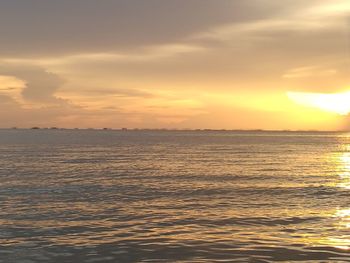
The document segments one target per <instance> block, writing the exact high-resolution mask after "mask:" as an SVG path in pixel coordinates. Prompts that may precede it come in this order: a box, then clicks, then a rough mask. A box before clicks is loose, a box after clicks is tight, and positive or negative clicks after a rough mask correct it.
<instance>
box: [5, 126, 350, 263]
mask: <svg viewBox="0 0 350 263" xmlns="http://www.w3.org/2000/svg"><path fill="white" fill-rule="evenodd" d="M0 262H1V263H11V262H16V263H17V262H20V263H21V262H23V263H31V262H59V263H64V262H350V134H347V133H325V132H323V133H320V132H225V131H220V132H219V131H218V132H214V131H206V132H204V131H203V132H201V131H97V130H1V131H0Z"/></svg>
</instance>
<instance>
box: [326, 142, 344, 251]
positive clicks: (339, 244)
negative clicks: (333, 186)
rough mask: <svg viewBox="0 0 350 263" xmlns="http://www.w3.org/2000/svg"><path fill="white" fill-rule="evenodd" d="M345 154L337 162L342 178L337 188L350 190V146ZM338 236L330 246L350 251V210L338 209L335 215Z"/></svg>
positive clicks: (330, 241)
mask: <svg viewBox="0 0 350 263" xmlns="http://www.w3.org/2000/svg"><path fill="white" fill-rule="evenodd" d="M342 150H343V152H342V153H341V155H340V156H338V157H337V158H336V160H335V162H336V164H337V167H338V168H337V172H338V175H339V178H340V181H339V182H338V184H337V186H338V187H340V188H343V189H344V190H350V151H349V150H350V145H344V146H343V149H342ZM333 217H334V218H335V220H336V222H335V227H336V229H337V231H336V234H337V235H336V236H330V237H328V239H327V242H328V245H331V246H333V247H334V248H338V249H341V250H350V236H349V235H348V234H345V233H347V232H348V231H349V229H350V208H343V207H342V208H338V209H337V210H336V212H335V213H334V215H333Z"/></svg>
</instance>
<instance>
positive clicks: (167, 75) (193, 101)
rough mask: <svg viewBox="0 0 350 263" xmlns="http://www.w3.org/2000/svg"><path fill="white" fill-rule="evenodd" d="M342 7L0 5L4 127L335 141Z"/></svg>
mask: <svg viewBox="0 0 350 263" xmlns="http://www.w3.org/2000/svg"><path fill="white" fill-rule="evenodd" d="M349 17H350V1H348V0H310V1H305V0H284V1H280V0H231V1H230V0H227V1H226V0H186V1H182V0H179V1H173V0H147V1H138V0H99V1H94V0H74V1H72V0H60V1H46V0H26V1H22V0H11V1H1V2H0V34H1V44H0V126H1V127H11V126H18V127H31V126H43V127H48V126H60V127H82V128H84V127H85V128H86V127H115V128H118V127H139V128H161V127H165V128H217V129H220V128H226V129H326V130H332V129H344V128H347V127H348V117H347V116H346V115H347V113H348V112H349V109H350V107H349V106H348V105H347V101H348V98H349V97H350V95H349V92H350V81H349V76H350V74H349V73H350V72H349V71H350V56H349V50H350V47H349V34H350V25H349V21H350V20H349Z"/></svg>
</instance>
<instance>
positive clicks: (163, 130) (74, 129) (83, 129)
mask: <svg viewBox="0 0 350 263" xmlns="http://www.w3.org/2000/svg"><path fill="white" fill-rule="evenodd" d="M0 130H44V131H47V130H50V131H60V130H61V131H62V130H63V131H65V130H66V131H104V132H106V131H123V132H126V131H130V132H139V131H156V132H271V133H274V132H275V133H276V132H278V133H298V132H299V133H315V132H316V133H342V132H349V131H346V130H329V131H325V130H264V129H167V128H159V129H157V128H58V127H50V128H46V127H43V128H41V127H32V128H19V127H13V128H0Z"/></svg>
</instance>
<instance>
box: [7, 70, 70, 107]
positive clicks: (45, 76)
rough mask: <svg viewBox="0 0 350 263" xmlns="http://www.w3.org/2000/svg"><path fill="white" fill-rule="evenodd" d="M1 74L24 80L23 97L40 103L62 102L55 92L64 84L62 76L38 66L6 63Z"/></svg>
mask: <svg viewBox="0 0 350 263" xmlns="http://www.w3.org/2000/svg"><path fill="white" fill-rule="evenodd" d="M0 75H7V76H12V77H15V78H17V79H20V80H22V81H23V82H24V88H23V89H22V92H21V94H22V98H23V99H24V100H28V101H32V102H40V103H62V102H63V100H62V99H60V98H58V97H56V96H55V93H56V92H57V90H58V89H59V88H60V87H61V86H62V85H63V84H64V80H63V78H62V77H60V76H58V75H56V74H53V73H50V72H48V71H46V70H45V69H43V68H40V67H37V66H23V65H13V64H11V65H10V64H5V65H2V66H1V67H0Z"/></svg>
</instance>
